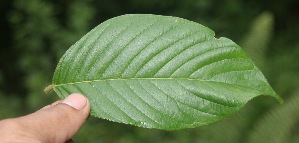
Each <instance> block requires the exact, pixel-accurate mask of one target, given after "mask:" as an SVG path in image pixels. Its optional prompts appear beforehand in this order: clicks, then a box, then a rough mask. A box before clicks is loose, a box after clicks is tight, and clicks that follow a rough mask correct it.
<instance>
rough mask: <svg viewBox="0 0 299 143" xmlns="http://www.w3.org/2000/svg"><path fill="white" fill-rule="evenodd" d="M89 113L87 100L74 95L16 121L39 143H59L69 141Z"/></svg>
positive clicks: (81, 96) (76, 94)
mask: <svg viewBox="0 0 299 143" xmlns="http://www.w3.org/2000/svg"><path fill="white" fill-rule="evenodd" d="M55 104H56V105H55ZM89 111H90V104H89V102H88V100H87V98H86V97H85V96H83V95H81V94H78V93H75V94H71V95H70V96H69V97H67V98H66V99H64V100H63V101H61V102H57V103H54V106H51V105H50V106H48V107H44V109H42V110H39V111H37V112H35V113H33V114H30V115H27V116H25V117H21V118H18V120H19V122H21V123H22V124H23V125H25V126H26V127H27V129H28V131H29V132H31V133H32V134H33V135H34V136H35V137H36V138H38V140H39V141H41V142H53V143H61V142H66V141H68V140H70V139H71V138H72V137H73V136H74V135H75V134H76V133H77V132H78V131H79V129H80V127H81V126H82V125H83V123H84V122H85V120H86V119H87V117H88V115H89Z"/></svg>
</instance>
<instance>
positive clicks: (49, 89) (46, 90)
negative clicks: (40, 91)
mask: <svg viewBox="0 0 299 143" xmlns="http://www.w3.org/2000/svg"><path fill="white" fill-rule="evenodd" d="M52 90H53V85H52V84H51V85H49V86H47V87H46V88H45V89H44V92H45V93H46V94H48V93H50V92H51V91H52Z"/></svg>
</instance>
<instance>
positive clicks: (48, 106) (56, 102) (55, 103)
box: [40, 100, 62, 110]
mask: <svg viewBox="0 0 299 143" xmlns="http://www.w3.org/2000/svg"><path fill="white" fill-rule="evenodd" d="M61 102H62V100H58V101H55V102H54V103H52V104H50V105H47V106H45V107H43V108H42V109H40V110H44V109H48V108H50V107H53V106H55V105H57V104H58V103H61Z"/></svg>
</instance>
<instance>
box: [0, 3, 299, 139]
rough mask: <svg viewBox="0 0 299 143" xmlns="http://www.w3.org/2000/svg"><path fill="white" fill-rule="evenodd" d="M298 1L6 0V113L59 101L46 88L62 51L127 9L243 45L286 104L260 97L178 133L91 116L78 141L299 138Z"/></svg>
mask: <svg viewBox="0 0 299 143" xmlns="http://www.w3.org/2000/svg"><path fill="white" fill-rule="evenodd" d="M298 7H299V1H298V0H284V1H268V0H262V1H259V0H252V1H241V0H226V1H224V0H163V1H161V0H151V1H150V0H144V1H140V0H128V1H125V2H124V1H121V0H110V1H96V0H72V1H68V0H65V1H60V0H1V1H0V16H1V19H0V36H1V38H0V44H1V52H0V119H3V118H9V117H17V116H21V115H24V114H27V113H30V112H33V111H35V110H37V109H39V108H41V107H43V106H45V105H47V104H49V103H51V102H53V101H55V100H57V99H58V98H57V96H56V95H55V93H51V94H49V95H45V94H44V93H43V88H44V87H46V86H47V85H49V84H51V78H52V76H53V72H54V70H55V67H56V65H57V63H58V60H59V59H60V57H61V56H62V55H63V53H64V52H65V51H66V50H67V49H68V48H69V47H70V46H71V45H72V44H73V43H75V42H76V41H77V40H79V38H80V37H82V36H83V35H84V34H85V33H87V32H88V31H90V30H91V29H92V28H93V27H95V26H96V25H98V24H100V23H101V22H103V21H105V20H107V19H109V18H112V17H115V16H118V15H122V14H128V13H152V14H160V15H172V16H178V17H182V18H186V19H189V20H192V21H197V22H199V23H201V24H203V25H205V26H208V27H210V28H211V29H213V30H214V31H215V32H216V36H217V37H222V36H224V37H228V38H230V39H232V40H233V41H236V42H237V43H239V44H240V45H241V46H242V47H243V48H244V50H245V51H246V52H247V53H248V55H249V56H250V57H251V58H252V59H253V61H254V62H255V63H256V64H257V65H258V67H259V68H260V69H262V71H263V72H264V73H265V76H266V77H267V79H268V80H269V82H270V84H271V85H272V86H273V88H274V90H275V91H277V93H278V94H279V95H281V96H282V97H283V98H284V99H285V103H284V104H279V103H277V102H276V101H275V100H274V99H272V98H269V97H259V98H256V99H253V101H250V102H249V103H248V104H247V105H246V106H245V107H244V108H243V109H242V110H241V111H240V112H238V113H237V114H235V115H233V116H232V117H230V118H228V119H225V120H223V121H220V122H217V123H214V124H211V125H208V126H203V127H199V128H194V129H184V130H180V131H173V132H169V131H161V130H155V129H144V128H139V127H135V126H130V125H124V124H119V123H113V122H109V121H106V120H102V119H96V118H93V117H90V118H89V119H88V121H87V122H86V124H85V125H84V127H83V128H82V129H81V130H80V132H79V133H78V134H77V135H76V136H75V139H74V140H75V141H76V142H87V143H93V142H97V143H101V142H105V143H133V142H144V143H147V142H148V143H151V142H163V143H168V142H169V143H170V142H171V143H183V142H184V143H187V142H190V143H191V142H192V143H194V142H207V143H218V142H222V143H238V142H242V143H244V142H245V143H252V142H269V143H270V142H271V143H272V142H275V143H288V142H289V143H295V142H299V117H298V116H299V115H298V113H299V112H298V111H299V106H298V105H299V100H298V97H299V92H298V91H299V86H298V85H299V84H298V81H299V64H298V57H299V40H298V37H299V34H298V33H299V26H298V25H299V17H298V13H299V9H298ZM265 11H267V12H265ZM238 41H239V42H238Z"/></svg>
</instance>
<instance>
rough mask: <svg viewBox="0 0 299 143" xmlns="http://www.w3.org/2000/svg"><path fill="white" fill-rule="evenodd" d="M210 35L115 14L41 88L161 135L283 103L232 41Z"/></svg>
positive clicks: (190, 25) (183, 24) (187, 24)
mask: <svg viewBox="0 0 299 143" xmlns="http://www.w3.org/2000/svg"><path fill="white" fill-rule="evenodd" d="M214 35H215V34H214V32H213V31H212V30H210V29H209V28H207V27H204V26H202V25H200V24H197V23H195V22H191V21H188V20H185V19H181V18H177V17H168V16H157V15H123V16H119V17H116V18H113V19H110V20H108V21H106V22H104V23H102V24H100V25H99V26H97V27H96V28H95V29H93V30H92V31H91V32H89V33H88V34H86V35H85V36H84V37H83V38H81V39H80V40H79V41H78V42H77V43H76V44H74V45H73V46H72V47H71V48H70V49H69V50H68V51H67V52H66V53H65V55H64V56H63V57H62V58H61V60H60V62H59V64H58V66H57V68H56V70H55V73H54V77H53V83H52V85H51V86H50V87H49V88H47V89H46V91H49V90H51V89H52V88H53V89H54V90H55V92H56V93H57V94H58V95H59V96H60V97H61V98H64V97H66V96H68V95H69V94H70V93H73V92H80V93H83V94H84V95H86V96H87V97H88V98H89V99H90V102H91V114H92V115H94V116H97V117H100V118H104V119H108V120H112V121H116V122H121V123H127V124H132V125H137V126H141V127H147V128H158V129H165V130H175V129H181V128H190V127H196V126H200V125H206V124H209V123H212V122H215V121H218V120H220V119H223V118H226V117H227V116H229V115H231V114H233V113H234V112H236V111H238V110H239V109H240V108H241V107H243V106H244V105H245V104H246V103H247V102H248V101H249V100H250V99H252V98H254V97H256V96H259V95H268V96H272V97H275V98H276V99H277V100H279V101H280V102H282V99H281V98H280V97H279V96H278V95H277V94H276V93H275V92H274V91H273V89H272V88H271V87H270V85H269V84H268V83H267V81H266V79H265V78H264V76H263V75H262V73H261V72H260V70H259V69H258V68H257V67H256V66H255V65H254V64H253V62H252V61H251V60H250V59H249V58H248V56H247V55H246V54H245V53H244V51H243V50H242V49H241V48H240V47H239V46H238V45H237V44H235V43H234V42H232V41H231V40H229V39H227V38H219V39H216V38H215V37H214Z"/></svg>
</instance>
